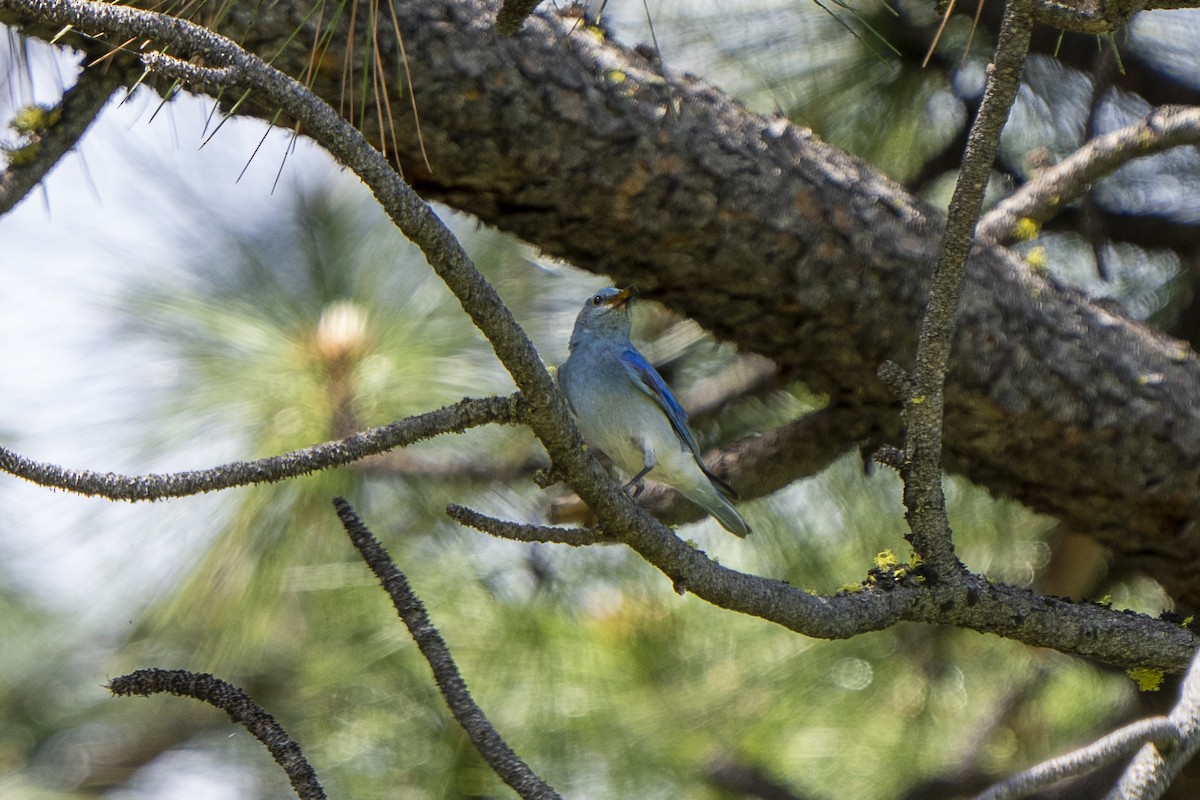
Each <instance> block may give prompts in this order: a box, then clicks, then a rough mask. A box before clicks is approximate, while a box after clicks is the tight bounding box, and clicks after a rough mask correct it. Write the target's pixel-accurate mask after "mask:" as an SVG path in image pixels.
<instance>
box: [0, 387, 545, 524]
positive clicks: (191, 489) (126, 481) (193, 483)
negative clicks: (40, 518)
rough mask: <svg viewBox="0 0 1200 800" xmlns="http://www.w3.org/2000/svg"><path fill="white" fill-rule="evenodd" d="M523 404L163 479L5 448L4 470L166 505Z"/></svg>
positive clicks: (333, 463)
mask: <svg viewBox="0 0 1200 800" xmlns="http://www.w3.org/2000/svg"><path fill="white" fill-rule="evenodd" d="M523 408H524V403H523V401H522V400H521V397H520V396H519V395H509V396H507V397H488V398H483V399H479V400H472V399H467V400H462V401H460V402H458V403H455V404H454V405H452V406H446V407H445V408H441V409H438V410H437V411H430V412H429V413H426V414H420V415H418V416H415V417H408V418H406V419H402V420H397V421H396V422H393V423H391V424H390V425H384V426H382V427H379V428H369V429H367V430H365V431H361V432H359V433H356V434H354V435H353V436H348V437H346V438H345V439H340V440H338V441H333V442H325V443H324V444H319V445H314V446H312V447H306V448H304V449H302V450H293V451H291V452H290V453H283V454H282V455H276V456H268V457H267V458H260V459H257V460H255V461H235V462H233V463H231V464H222V465H221V466H219V467H212V468H210V469H202V470H190V471H187V472H172V473H167V474H162V475H119V474H117V473H113V472H93V471H91V470H73V469H64V468H63V467H60V466H58V465H57V464H51V463H48V462H41V461H33V460H31V459H28V458H25V457H24V456H22V455H19V454H17V453H15V452H13V451H12V450H9V449H8V448H6V447H3V446H0V471H3V472H7V473H9V474H12V475H15V476H17V477H18V478H24V479H25V480H27V481H31V482H33V483H36V484H39V485H41V486H47V487H50V488H54V489H65V490H66V491H69V492H76V493H78V494H83V495H88V496H92V497H106V498H108V499H110V500H129V501H139V500H162V499H164V498H167V497H185V496H188V495H194V494H200V493H202V492H213V491H217V490H219V489H228V488H231V487H233V486H251V485H254V484H258V483H272V482H275V481H281V480H284V479H286V478H294V477H296V476H298V475H307V474H309V473H310V472H316V471H318V470H322V469H328V468H330V467H338V466H342V465H344V464H349V463H350V462H352V461H357V460H359V459H361V458H365V457H366V456H370V455H375V454H376V453H382V452H384V451H385V450H391V449H392V448H394V447H404V446H407V445H410V444H413V443H414V442H419V441H421V440H422V439H428V438H430V437H432V436H437V435H439V434H443V433H450V432H455V433H461V432H462V431H464V430H466V429H468V428H474V427H478V426H480V425H486V424H488V423H492V422H505V423H507V422H518V421H520V420H521V419H522V417H523Z"/></svg>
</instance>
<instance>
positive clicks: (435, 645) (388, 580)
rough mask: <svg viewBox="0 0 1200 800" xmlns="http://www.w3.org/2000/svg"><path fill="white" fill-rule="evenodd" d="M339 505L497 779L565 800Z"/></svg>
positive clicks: (378, 549) (547, 799) (367, 534)
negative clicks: (515, 744) (481, 702)
mask: <svg viewBox="0 0 1200 800" xmlns="http://www.w3.org/2000/svg"><path fill="white" fill-rule="evenodd" d="M333 505H334V508H336V509H337V514H338V518H339V519H341V521H342V526H343V527H345V529H346V533H347V534H348V535H349V536H350V541H351V542H353V543H354V546H355V547H356V548H358V552H359V553H360V554H362V557H363V560H364V561H366V562H367V565H368V566H369V567H370V568H371V571H372V572H374V573H375V577H377V578H379V581H380V583H382V584H383V588H384V589H385V590H386V591H387V593H388V596H390V597H391V598H392V604H393V605H394V606H395V607H396V613H398V614H399V615H400V619H401V620H403V621H404V625H405V627H407V628H408V632H409V633H410V634H412V637H413V641H415V642H416V643H417V647H419V648H420V650H421V655H423V656H425V660H426V661H427V662H429V668H430V669H431V670H433V679H434V681H435V682H436V683H437V686H438V690H439V691H441V693H442V697H443V698H445V700H446V705H448V706H449V707H450V712H451V713H452V714H454V718H455V719H456V720H458V724H459V725H462V727H463V730H464V731H466V732H467V736H468V737H470V739H471V743H472V744H474V745H475V749H476V750H478V751H479V754H480V755H481V756H483V759H484V760H485V761H486V762H487V763H488V765H489V766H490V767H491V768H492V769H493V770H494V771H495V772H496V774H497V775H499V776H500V777H501V778H502V779H503V780H504V782H505V783H507V784H508V785H509V786H511V787H512V788H513V790H514V791H516V793H517V794H519V795H520V796H521V797H523V798H525V800H559V795H558V793H557V792H555V791H554V790H553V789H552V788H550V786H549V785H548V784H547V783H546V782H545V781H543V780H542V779H541V778H540V777H538V775H537V774H536V773H535V772H534V771H533V770H532V769H530V768H529V765H528V764H526V763H525V762H524V761H522V760H521V759H520V757H519V756H518V755H517V754H516V753H514V752H513V750H512V748H511V747H509V746H508V743H507V742H505V741H504V739H503V738H501V736H500V734H499V733H497V732H496V729H495V728H494V727H492V723H490V722H488V719H487V717H486V716H485V715H484V713H483V710H482V709H481V708H479V706H478V705H477V704H476V703H475V700H474V699H472V697H471V693H470V692H469V691H468V690H467V684H466V681H464V680H463V677H462V673H460V672H459V671H458V666H457V665H456V664H455V663H454V658H453V657H452V656H451V655H450V649H449V648H448V647H447V646H446V641H445V640H444V639H443V638H442V635H441V634H440V633H438V629H437V628H435V627H434V625H433V622H432V621H431V620H430V619H429V615H428V614H427V613H426V612H425V606H424V605H422V603H421V600H420V598H419V597H417V596H416V594H415V593H414V592H413V590H412V587H411V586H409V583H408V579H407V578H406V577H405V576H404V573H402V572H401V571H400V570H399V568H398V567H396V565H395V563H394V562H393V561H392V559H391V557H390V556H389V555H388V554H387V551H386V550H384V549H383V546H382V545H380V544H379V542H378V541H377V540H376V539H375V537H374V536H373V535H372V534H371V531H370V530H368V529H367V527H366V525H364V524H363V522H362V520H361V519H359V517H358V515H357V514H356V513H355V512H354V509H353V508H352V507H351V506H350V504H349V503H347V502H346V501H345V500H344V499H342V498H340V497H339V498H336V499H335V500H334V501H333Z"/></svg>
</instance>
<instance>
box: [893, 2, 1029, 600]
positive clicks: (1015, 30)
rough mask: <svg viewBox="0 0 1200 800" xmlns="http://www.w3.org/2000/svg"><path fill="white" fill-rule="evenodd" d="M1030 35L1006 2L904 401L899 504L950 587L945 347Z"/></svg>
mask: <svg viewBox="0 0 1200 800" xmlns="http://www.w3.org/2000/svg"><path fill="white" fill-rule="evenodd" d="M1032 29H1033V19H1032V17H1031V16H1030V12H1029V7H1028V5H1027V0H1008V5H1007V7H1006V8H1005V12H1004V21H1003V23H1002V24H1001V27H1000V36H999V39H998V41H997V43H996V55H995V59H994V61H993V63H992V65H991V67H990V72H989V74H988V82H987V87H986V88H985V90H984V94H983V102H982V103H981V104H980V107H979V114H978V116H976V118H975V122H974V124H973V125H972V126H971V132H970V134H969V136H968V138H967V149H966V153H965V154H964V155H963V161H962V167H961V169H960V171H959V174H958V181H957V183H956V184H955V186H954V194H953V196H952V197H951V199H950V208H949V212H948V218H947V220H946V229H945V231H944V232H943V234H942V241H941V248H940V251H939V253H938V261H937V267H936V268H935V270H934V274H933V279H932V284H931V286H930V298H929V307H928V309H927V311H926V312H925V318H924V319H923V320H922V323H921V331H920V337H919V339H918V342H917V354H916V361H915V366H914V368H913V373H912V377H911V381H910V389H909V393H908V395H907V396H906V397H905V398H904V400H905V403H904V421H905V426H906V428H907V433H906V440H905V461H906V464H905V468H904V469H903V471H902V475H903V477H904V504H905V506H906V507H907V509H908V514H907V516H908V524H909V527H910V528H911V530H912V544H913V549H915V550H916V551H917V553H918V554H920V556H921V557H922V558H923V559H924V561H925V564H926V565H927V571H928V572H929V574H930V576H931V577H934V578H935V579H936V580H937V581H939V582H942V583H945V584H947V585H949V586H952V587H959V586H961V585H962V582H963V570H962V565H961V564H960V563H959V561H958V558H957V557H956V556H955V554H954V542H953V539H952V537H951V535H950V524H949V521H948V520H947V518H946V498H945V495H944V493H943V490H942V424H943V404H944V392H945V384H946V368H947V364H948V363H949V357H950V345H951V342H952V341H953V338H954V327H955V320H956V317H957V314H958V296H959V293H960V291H961V289H962V282H963V275H964V274H965V268H966V261H967V255H968V253H969V252H970V250H971V244H972V242H973V240H974V232H975V223H976V221H977V220H978V219H979V210H980V208H981V207H982V205H983V192H984V189H985V188H986V186H987V181H988V176H989V175H990V173H991V168H992V163H993V161H994V160H995V157H996V149H997V147H998V145H999V140H1000V131H1001V129H1003V127H1004V122H1005V121H1006V120H1007V119H1008V111H1009V108H1010V107H1011V106H1012V103H1013V100H1014V99H1015V98H1016V96H1017V87H1018V86H1019V85H1020V80H1021V68H1022V67H1023V66H1024V63H1025V54H1026V53H1027V52H1028V49H1029V37H1030V33H1031V31H1032Z"/></svg>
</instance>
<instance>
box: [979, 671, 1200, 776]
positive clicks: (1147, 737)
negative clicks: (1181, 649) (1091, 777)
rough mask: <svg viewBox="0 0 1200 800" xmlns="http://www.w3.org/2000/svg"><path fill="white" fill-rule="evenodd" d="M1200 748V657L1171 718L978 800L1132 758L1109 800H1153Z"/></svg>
mask: <svg viewBox="0 0 1200 800" xmlns="http://www.w3.org/2000/svg"><path fill="white" fill-rule="evenodd" d="M1197 749H1200V653H1198V654H1197V655H1196V656H1195V657H1194V658H1193V659H1192V665H1191V668H1190V669H1189V670H1188V673H1187V675H1186V676H1185V677H1184V680H1183V687H1182V689H1181V690H1180V697H1179V702H1178V703H1176V704H1175V708H1174V709H1172V711H1171V714H1170V715H1169V716H1166V717H1150V718H1148V719H1143V720H1139V721H1137V722H1134V723H1132V724H1130V725H1126V726H1124V727H1122V728H1119V729H1117V730H1115V731H1113V732H1112V733H1110V734H1108V735H1106V736H1103V737H1101V738H1100V739H1097V740H1096V741H1095V742H1093V743H1091V744H1089V745H1087V746H1086V747H1081V748H1079V749H1078V750H1075V751H1074V752H1071V753H1067V754H1066V755H1064V756H1059V757H1058V758H1053V759H1050V760H1049V761H1045V762H1043V763H1041V764H1038V765H1037V766H1035V767H1032V768H1031V769H1027V770H1025V771H1024V772H1020V773H1017V774H1016V775H1013V776H1012V777H1010V778H1008V779H1006V780H1004V781H1001V782H1000V783H998V784H996V785H995V786H993V787H991V788H990V789H988V790H987V791H986V792H983V793H982V794H980V795H978V796H977V797H976V798H975V800H1015V798H1019V797H1025V796H1027V795H1030V794H1033V793H1034V792H1036V791H1038V790H1039V789H1043V788H1045V787H1047V786H1051V785H1053V784H1055V783H1058V782H1059V781H1063V780H1066V779H1068V778H1075V777H1078V776H1080V775H1083V774H1085V773H1088V772H1092V771H1094V770H1097V769H1100V768H1102V767H1105V766H1108V765H1109V764H1113V763H1115V762H1117V761H1120V760H1122V759H1124V758H1127V757H1128V756H1129V755H1130V754H1131V753H1133V752H1134V751H1138V754H1137V756H1136V757H1134V759H1133V761H1132V762H1130V764H1129V766H1128V767H1127V768H1126V769H1125V772H1124V774H1123V775H1122V776H1121V779H1120V781H1119V782H1118V783H1117V785H1116V786H1115V787H1114V788H1113V789H1112V791H1111V792H1109V793H1108V795H1106V800H1153V799H1154V798H1157V797H1160V796H1161V795H1162V793H1163V792H1164V791H1166V789H1167V787H1168V786H1169V785H1170V784H1171V781H1173V780H1174V779H1175V776H1176V775H1177V774H1178V773H1179V770H1180V769H1182V767H1183V765H1184V764H1186V763H1187V762H1188V761H1189V760H1191V758H1192V756H1193V755H1195V753H1196V750H1197Z"/></svg>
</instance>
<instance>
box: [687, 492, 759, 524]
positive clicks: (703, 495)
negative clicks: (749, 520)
mask: <svg viewBox="0 0 1200 800" xmlns="http://www.w3.org/2000/svg"><path fill="white" fill-rule="evenodd" d="M724 485H725V484H724V482H721V483H719V484H713V483H708V484H706V485H702V486H700V487H698V490H697V491H696V492H694V493H692V494H688V495H687V498H688V499H689V500H691V501H692V502H693V503H695V504H696V505H698V506H700V507H701V508H703V509H704V510H705V511H707V512H708V513H709V514H712V515H713V517H714V518H715V519H716V520H717V522H719V523H721V527H722V528H724V529H725V530H727V531H729V532H730V533H732V534H733V535H734V536H742V537H745V536H746V535H748V534H749V533H750V526H749V525H747V524H746V520H744V519H742V515H741V514H739V513H738V510H737V509H736V508H734V507H733V503H731V502H729V498H728V497H726V495H725V493H724V492H723V491H721V487H722V486H724ZM729 491H730V492H732V491H733V490H732V489H730V490H729Z"/></svg>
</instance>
